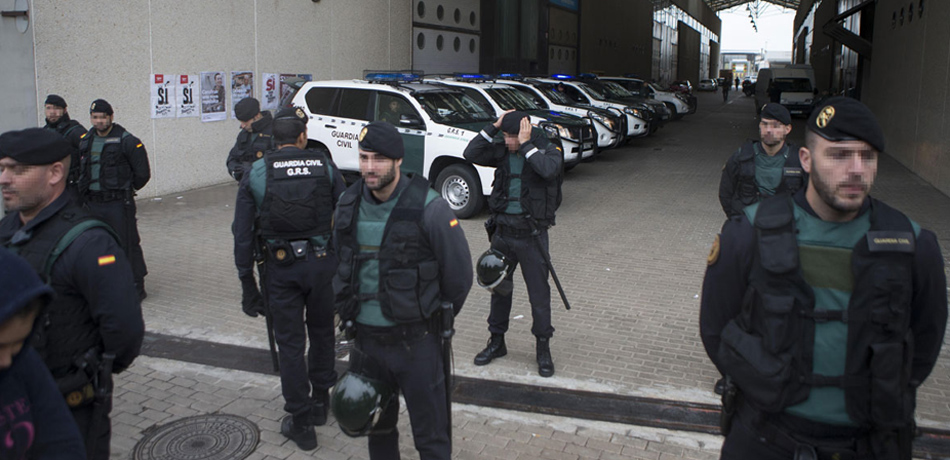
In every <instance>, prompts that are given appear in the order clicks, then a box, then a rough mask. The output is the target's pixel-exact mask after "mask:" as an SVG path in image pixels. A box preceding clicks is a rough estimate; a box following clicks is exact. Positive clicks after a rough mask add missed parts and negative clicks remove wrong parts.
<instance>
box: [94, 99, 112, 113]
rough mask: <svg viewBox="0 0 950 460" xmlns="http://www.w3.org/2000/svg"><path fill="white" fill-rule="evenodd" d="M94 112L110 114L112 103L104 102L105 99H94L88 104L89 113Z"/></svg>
mask: <svg viewBox="0 0 950 460" xmlns="http://www.w3.org/2000/svg"><path fill="white" fill-rule="evenodd" d="M95 112H99V113H104V114H106V115H112V104H109V103H108V102H106V100H105V99H96V100H94V101H92V105H91V106H89V113H95Z"/></svg>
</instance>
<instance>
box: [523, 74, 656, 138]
mask: <svg viewBox="0 0 950 460" xmlns="http://www.w3.org/2000/svg"><path fill="white" fill-rule="evenodd" d="M529 83H531V84H532V85H534V86H536V87H538V88H540V89H542V90H546V91H547V90H552V91H558V92H562V93H564V95H565V96H567V98H568V100H570V101H573V102H574V103H575V104H585V105H591V106H594V107H600V108H604V109H608V108H614V109H617V110H620V111H621V112H623V114H624V115H626V117H627V123H626V125H627V140H629V139H630V138H634V137H640V136H646V135H648V134H650V121H651V120H652V118H653V113H652V112H651V111H650V110H649V109H648V108H647V107H646V106H644V105H642V104H633V103H624V102H618V101H613V100H610V99H608V98H607V96H606V95H605V94H604V93H602V92H600V91H598V90H597V89H595V88H593V87H591V86H590V85H588V84H587V83H585V82H583V81H579V80H574V79H573V78H571V77H568V76H562V78H560V79H556V78H537V79H532V80H531V81H530V82H529Z"/></svg>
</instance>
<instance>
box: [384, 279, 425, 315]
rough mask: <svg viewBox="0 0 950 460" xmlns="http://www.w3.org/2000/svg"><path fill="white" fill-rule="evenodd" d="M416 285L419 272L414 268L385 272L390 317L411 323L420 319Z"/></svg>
mask: <svg viewBox="0 0 950 460" xmlns="http://www.w3.org/2000/svg"><path fill="white" fill-rule="evenodd" d="M418 285H419V272H418V270H417V269H416V268H398V269H392V270H389V272H388V273H386V294H387V297H388V298H389V302H388V303H389V318H390V319H392V320H393V321H395V322H397V323H413V322H416V321H420V320H422V314H421V310H420V308H419V296H418V295H417V294H416V286H418ZM384 305H385V303H384Z"/></svg>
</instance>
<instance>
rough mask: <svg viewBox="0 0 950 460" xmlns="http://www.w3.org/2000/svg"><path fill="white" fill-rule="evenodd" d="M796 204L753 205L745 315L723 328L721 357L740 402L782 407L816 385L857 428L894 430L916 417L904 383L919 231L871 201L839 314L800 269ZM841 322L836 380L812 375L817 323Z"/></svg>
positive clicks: (785, 200) (781, 199)
mask: <svg viewBox="0 0 950 460" xmlns="http://www.w3.org/2000/svg"><path fill="white" fill-rule="evenodd" d="M793 207H794V205H793V201H792V198H791V197H789V196H777V197H773V198H769V199H766V200H764V201H762V202H761V203H760V204H759V208H758V210H757V213H756V215H755V222H754V225H755V229H756V237H757V240H756V246H755V251H754V256H753V265H752V270H751V273H750V276H749V288H748V290H747V291H746V293H745V296H744V298H743V301H742V311H741V313H740V315H739V316H738V317H736V318H735V319H733V320H732V321H730V322H729V323H728V324H727V325H726V327H725V328H724V329H723V331H722V334H721V337H722V342H721V345H720V347H719V352H718V356H719V360H720V363H721V365H722V367H723V370H724V371H725V373H726V374H727V375H729V376H730V377H732V378H733V380H734V381H735V382H736V383H737V385H738V386H739V388H740V389H741V390H742V392H743V395H744V397H745V398H746V401H748V402H749V403H750V404H752V405H753V406H754V407H756V408H758V409H760V410H762V411H765V412H779V411H781V410H783V409H784V408H787V407H789V406H792V405H795V404H798V403H800V402H802V401H804V400H806V399H807V398H808V395H809V392H810V391H811V389H812V388H815V387H828V386H833V387H840V388H843V389H844V393H845V405H846V410H847V413H848V416H849V417H850V418H851V420H852V421H853V422H855V423H857V424H858V425H860V426H874V427H878V428H898V427H903V426H906V425H907V424H908V423H909V422H910V421H911V420H912V418H913V411H914V397H915V396H914V394H915V390H914V388H913V387H912V384H911V382H910V377H911V366H912V364H913V363H912V360H913V336H912V333H911V331H910V316H911V311H910V310H911V295H912V292H913V285H912V275H911V274H912V270H913V262H914V251H915V245H916V237H915V233H914V228H913V225H912V224H911V222H910V220H909V219H908V218H907V217H906V216H904V215H903V214H901V213H900V212H899V211H896V210H894V209H893V208H891V207H889V206H887V205H885V204H884V203H882V202H879V201H877V200H874V199H872V200H871V209H870V211H869V212H870V213H871V215H870V220H871V228H870V230H869V231H868V233H867V234H866V235H865V236H864V237H862V238H861V240H860V241H859V242H858V244H857V245H855V247H854V249H853V251H852V256H851V266H852V275H853V276H854V284H853V291H852V294H851V297H850V300H849V303H848V306H847V309H845V310H842V311H830V310H829V311H816V310H815V295H814V291H813V290H812V288H811V286H809V285H808V284H807V283H806V281H805V279H804V277H803V274H802V270H801V266H800V263H799V249H798V241H797V237H796V229H795V219H794V209H793ZM823 321H843V322H845V323H847V325H848V334H847V335H848V338H847V343H845V344H842V346H845V347H846V364H845V370H844V374H843V375H840V376H825V375H818V374H815V373H813V372H812V369H813V363H814V356H813V351H814V343H815V324H816V322H823Z"/></svg>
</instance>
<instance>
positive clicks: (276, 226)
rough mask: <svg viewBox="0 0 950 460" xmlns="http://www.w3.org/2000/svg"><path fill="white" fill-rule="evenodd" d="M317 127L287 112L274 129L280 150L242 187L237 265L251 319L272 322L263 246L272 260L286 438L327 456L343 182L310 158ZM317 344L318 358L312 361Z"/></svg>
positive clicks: (316, 156)
mask: <svg viewBox="0 0 950 460" xmlns="http://www.w3.org/2000/svg"><path fill="white" fill-rule="evenodd" d="M306 120H307V117H306V115H305V114H304V112H303V110H301V109H299V108H295V107H290V108H286V109H282V110H281V111H280V112H278V113H277V117H276V118H275V120H274V123H273V132H274V141H275V143H276V144H277V150H271V151H267V152H265V153H264V154H263V156H262V158H261V159H259V160H257V161H255V162H254V163H253V165H252V166H251V168H250V170H249V171H248V173H247V174H245V175H244V177H243V178H242V179H241V185H240V188H239V189H238V196H237V202H236V204H235V210H234V223H233V226H232V231H233V233H234V261H235V264H236V265H237V269H238V277H239V278H240V280H241V286H242V290H243V299H242V305H243V309H244V312H245V313H246V314H248V315H249V316H252V317H256V316H257V315H258V314H259V313H264V311H263V309H262V306H261V305H260V300H261V293H260V292H259V291H258V289H257V284H256V283H255V281H254V256H255V245H259V246H258V250H259V251H260V252H262V253H263V254H262V256H263V259H264V262H263V264H264V270H263V271H264V273H266V275H265V276H264V277H263V278H264V279H263V283H262V284H263V285H264V288H265V289H264V295H265V296H266V304H267V307H268V310H269V311H268V312H267V313H268V314H269V315H270V319H271V322H272V323H273V334H274V338H275V340H276V342H277V347H278V349H279V356H280V360H279V362H280V384H281V391H282V393H283V396H284V401H285V404H284V410H285V411H287V412H288V413H289V415H287V416H285V417H284V418H283V420H282V421H281V429H280V431H281V433H282V434H283V435H284V436H286V437H287V438H290V439H291V440H293V441H294V442H295V443H296V444H297V446H299V447H300V448H301V449H303V450H312V449H315V448H316V447H317V435H316V432H315V431H314V428H313V426H314V425H323V424H325V423H326V420H327V411H328V409H329V408H328V399H329V393H328V390H329V388H330V387H331V386H333V384H334V383H335V382H336V371H334V368H333V365H334V358H335V356H334V331H333V287H332V284H331V283H332V279H333V273H334V270H335V269H336V264H337V262H336V257H335V255H334V254H333V252H332V251H330V250H329V248H328V247H327V245H328V242H329V240H330V233H331V223H332V217H333V209H334V207H335V206H336V202H337V197H339V196H340V194H341V193H343V190H345V185H344V183H343V176H342V175H341V174H340V170H339V169H337V168H336V165H334V164H333V162H332V161H330V159H329V158H327V157H326V156H325V155H324V154H322V153H320V152H317V151H314V150H305V149H306V147H307V125H306ZM308 339H309V342H310V349H309V351H308V352H307V357H306V359H305V358H304V351H305V350H304V349H305V346H306V343H307V341H308Z"/></svg>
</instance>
